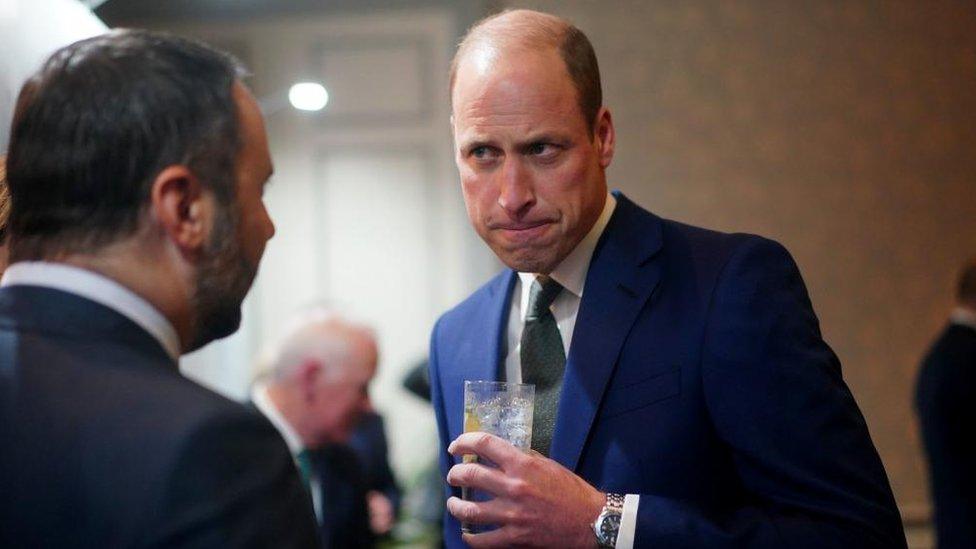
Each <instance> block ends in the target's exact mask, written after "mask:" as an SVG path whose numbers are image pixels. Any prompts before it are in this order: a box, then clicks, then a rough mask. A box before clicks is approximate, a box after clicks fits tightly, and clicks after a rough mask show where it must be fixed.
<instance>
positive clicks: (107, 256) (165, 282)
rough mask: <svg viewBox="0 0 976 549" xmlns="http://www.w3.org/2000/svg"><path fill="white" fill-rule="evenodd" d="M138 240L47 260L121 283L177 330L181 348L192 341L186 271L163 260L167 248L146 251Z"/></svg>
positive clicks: (183, 349) (183, 348)
mask: <svg viewBox="0 0 976 549" xmlns="http://www.w3.org/2000/svg"><path fill="white" fill-rule="evenodd" d="M140 245H142V244H141V243H137V242H135V241H124V242H121V243H118V244H112V245H109V246H107V247H105V248H103V249H101V250H99V252H98V253H96V254H70V255H63V256H59V257H56V258H52V259H50V261H54V262H56V263H63V264H65V265H69V266H72V267H78V268H80V269H85V270H88V271H92V272H94V273H97V274H99V275H102V276H104V277H106V278H109V279H111V280H113V281H115V282H116V283H118V284H120V285H122V286H124V287H125V288H126V289H128V290H129V291H131V292H132V293H134V294H136V295H138V296H139V297H141V298H142V299H144V300H146V301H147V302H148V303H149V304H150V305H152V306H153V307H154V308H155V309H156V310H157V311H159V313H160V314H161V315H163V317H165V318H166V320H167V321H169V323H170V324H171V325H172V326H173V329H174V330H176V334H177V336H178V337H179V340H180V343H181V348H182V351H183V352H185V351H186V345H187V344H189V342H191V341H193V321H192V320H193V317H192V313H193V312H192V307H191V303H192V298H193V296H192V292H191V289H190V288H189V285H188V284H187V283H186V282H185V281H187V280H190V277H189V276H188V273H186V272H181V269H179V268H178V267H175V268H174V264H175V263H174V262H172V261H163V260H161V259H165V258H166V256H167V252H168V251H169V250H148V249H147V247H145V246H143V247H142V248H141V249H137V248H138V247H139V246H140Z"/></svg>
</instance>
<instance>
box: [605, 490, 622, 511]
mask: <svg viewBox="0 0 976 549" xmlns="http://www.w3.org/2000/svg"><path fill="white" fill-rule="evenodd" d="M624 497H625V496H624V495H623V494H612V493H610V492H607V502H606V504H605V506H606V507H607V508H608V509H610V510H611V511H615V512H617V513H621V514H623V512H624Z"/></svg>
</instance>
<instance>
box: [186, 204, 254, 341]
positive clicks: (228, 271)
mask: <svg viewBox="0 0 976 549" xmlns="http://www.w3.org/2000/svg"><path fill="white" fill-rule="evenodd" d="M231 202H232V201H231ZM239 224H240V215H239V212H238V211H237V210H236V209H235V207H234V204H233V203H231V204H222V205H219V206H218V208H217V216H216V218H215V219H214V230H213V233H212V234H211V238H210V241H209V242H207V245H206V246H205V248H204V251H203V260H202V261H201V264H200V266H199V268H198V269H197V274H196V283H195V284H194V293H193V296H192V297H193V303H192V306H193V311H194V313H195V314H194V318H195V321H194V322H195V324H194V330H193V333H194V337H193V340H192V343H191V345H190V348H189V350H188V351H187V352H189V351H192V350H195V349H199V348H200V347H203V346H204V345H206V344H208V343H210V342H211V341H214V340H215V339H220V338H223V337H227V336H229V335H231V334H233V333H234V332H236V331H237V328H239V327H240V325H241V305H242V304H243V302H244V297H245V296H247V292H248V290H250V289H251V283H252V282H254V277H255V275H257V265H251V264H250V262H248V260H247V258H246V257H245V255H244V253H243V250H242V246H241V241H240V235H239V231H238V228H239Z"/></svg>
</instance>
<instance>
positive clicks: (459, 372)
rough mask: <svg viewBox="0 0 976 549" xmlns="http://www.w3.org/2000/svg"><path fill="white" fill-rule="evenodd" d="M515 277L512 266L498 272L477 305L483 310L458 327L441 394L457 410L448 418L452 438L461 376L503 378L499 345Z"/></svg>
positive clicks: (460, 404)
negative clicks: (459, 334)
mask: <svg viewBox="0 0 976 549" xmlns="http://www.w3.org/2000/svg"><path fill="white" fill-rule="evenodd" d="M515 280H516V274H515V272H514V271H512V270H508V271H505V272H504V273H502V274H501V275H500V276H498V278H497V279H496V280H495V281H494V283H492V284H491V285H490V286H489V287H488V288H487V290H488V292H487V295H486V297H485V299H486V301H487V303H486V304H485V305H484V306H482V307H479V308H478V310H480V311H483V312H484V314H483V315H482V316H479V317H472V318H470V319H469V322H470V323H469V324H468V325H466V326H464V327H463V328H462V329H463V330H464V336H463V338H461V341H462V345H459V346H458V347H457V354H456V355H454V358H453V360H452V364H453V365H454V366H455V367H453V368H449V369H448V370H447V371H446V372H445V374H447V375H449V376H450V377H451V382H450V383H449V384H448V385H447V387H446V388H447V389H449V390H450V391H451V394H445V395H444V399H445V401H446V402H447V406H446V408H445V409H447V410H458V411H459V413H457V414H452V416H454V417H449V418H448V424H449V426H450V431H451V435H452V439H453V438H454V437H456V436H457V435H459V434H460V433H461V432H463V425H462V422H463V419H464V418H463V410H464V382H465V380H470V381H475V380H500V379H504V360H505V356H504V354H503V352H502V349H504V348H505V346H506V342H505V335H506V332H507V331H508V310H509V304H510V303H511V295H512V288H513V287H514V285H515Z"/></svg>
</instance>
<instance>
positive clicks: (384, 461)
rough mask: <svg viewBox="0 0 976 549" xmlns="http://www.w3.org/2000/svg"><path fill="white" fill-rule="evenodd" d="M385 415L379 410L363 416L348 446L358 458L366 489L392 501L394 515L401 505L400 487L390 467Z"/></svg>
mask: <svg viewBox="0 0 976 549" xmlns="http://www.w3.org/2000/svg"><path fill="white" fill-rule="evenodd" d="M383 424H384V422H383V416H381V415H379V414H377V413H376V412H369V413H366V414H364V415H363V417H362V418H361V419H360V420H359V423H358V424H357V425H356V429H355V430H354V431H353V432H352V437H351V438H350V439H349V447H350V448H352V449H353V451H355V452H356V456H357V457H358V459H359V463H360V465H361V468H362V471H363V476H364V478H365V482H366V489H367V490H375V491H377V492H382V493H383V495H385V496H386V497H387V498H388V499H389V500H390V503H391V504H393V512H394V514H395V513H396V511H397V510H398V509H399V508H400V487H399V486H397V483H396V478H395V477H394V476H393V470H392V469H390V458H389V448H388V445H387V442H386V429H385V428H384V425H383Z"/></svg>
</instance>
